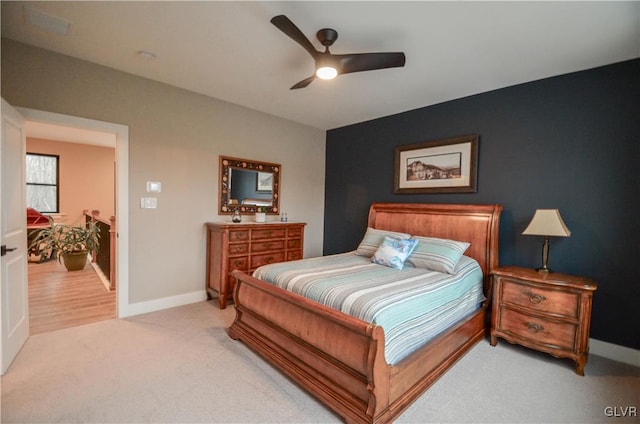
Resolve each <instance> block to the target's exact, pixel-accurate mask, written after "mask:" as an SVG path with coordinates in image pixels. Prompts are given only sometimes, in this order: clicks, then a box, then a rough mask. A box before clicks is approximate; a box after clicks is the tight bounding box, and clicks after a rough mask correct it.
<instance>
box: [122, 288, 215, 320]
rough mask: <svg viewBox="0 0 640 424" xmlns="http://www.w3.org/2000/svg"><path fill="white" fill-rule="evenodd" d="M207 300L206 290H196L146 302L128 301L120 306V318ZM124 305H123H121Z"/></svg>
mask: <svg viewBox="0 0 640 424" xmlns="http://www.w3.org/2000/svg"><path fill="white" fill-rule="evenodd" d="M205 300H207V291H206V290H198V291H194V292H191V293H185V294H180V295H177V296H170V297H163V298H161V299H154V300H148V301H146V302H138V303H130V304H128V305H121V306H120V318H126V317H130V316H134V315H140V314H146V313H149V312H155V311H160V310H162V309H169V308H175V307H176V306H182V305H188V304H190V303H196V302H203V301H205ZM122 306H124V307H122Z"/></svg>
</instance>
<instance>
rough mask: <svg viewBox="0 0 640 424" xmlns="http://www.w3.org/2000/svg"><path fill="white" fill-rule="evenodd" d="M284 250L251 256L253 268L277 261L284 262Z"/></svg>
mask: <svg viewBox="0 0 640 424" xmlns="http://www.w3.org/2000/svg"><path fill="white" fill-rule="evenodd" d="M284 260H285V258H284V252H275V253H265V254H264V255H253V256H251V269H255V268H258V267H259V266H262V265H267V264H272V263H275V262H284Z"/></svg>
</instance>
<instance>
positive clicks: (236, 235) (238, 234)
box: [229, 230, 249, 242]
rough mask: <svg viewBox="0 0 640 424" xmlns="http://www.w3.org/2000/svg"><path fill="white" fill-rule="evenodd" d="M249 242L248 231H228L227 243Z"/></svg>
mask: <svg viewBox="0 0 640 424" xmlns="http://www.w3.org/2000/svg"><path fill="white" fill-rule="evenodd" d="M248 240H249V230H235V231H234V230H232V231H229V241H230V242H234V241H248Z"/></svg>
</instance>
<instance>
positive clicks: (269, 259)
mask: <svg viewBox="0 0 640 424" xmlns="http://www.w3.org/2000/svg"><path fill="white" fill-rule="evenodd" d="M305 225H306V224H305V223H301V222H266V223H257V222H247V223H238V224H234V223H232V222H208V223H207V224H206V226H207V270H206V272H207V292H208V293H209V295H210V296H211V297H217V298H218V302H219V303H220V309H224V308H226V307H227V300H229V299H232V298H233V288H234V285H235V279H234V278H233V277H231V275H230V274H231V271H233V270H234V269H238V270H241V271H245V272H247V273H248V274H251V273H252V272H253V271H254V270H255V269H256V268H258V267H259V266H262V265H266V264H270V263H275V262H285V261H294V260H297V259H302V253H303V248H304V226H305Z"/></svg>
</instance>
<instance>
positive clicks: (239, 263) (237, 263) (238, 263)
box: [234, 259, 242, 266]
mask: <svg viewBox="0 0 640 424" xmlns="http://www.w3.org/2000/svg"><path fill="white" fill-rule="evenodd" d="M234 264H235V265H236V266H240V265H242V260H240V259H238V260H236V261H235V262H234Z"/></svg>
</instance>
